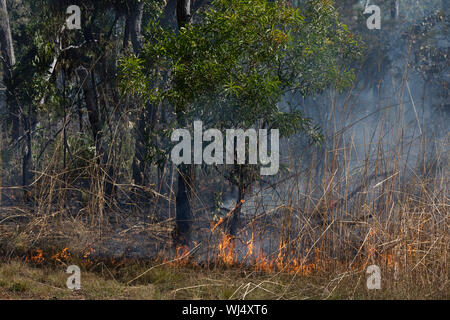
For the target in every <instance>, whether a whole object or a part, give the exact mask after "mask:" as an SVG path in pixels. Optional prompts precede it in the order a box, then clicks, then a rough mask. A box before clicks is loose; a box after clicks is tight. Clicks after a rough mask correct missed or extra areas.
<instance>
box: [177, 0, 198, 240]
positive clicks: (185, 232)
mask: <svg viewBox="0 0 450 320" xmlns="http://www.w3.org/2000/svg"><path fill="white" fill-rule="evenodd" d="M190 21H191V1H190V0H177V22H178V28H179V29H181V28H182V27H184V26H186V25H187V24H189V23H190ZM181 117H182V115H181V116H178V118H179V119H178V120H179V121H178V123H179V125H182V124H183V123H184V121H183V119H180V118H181ZM193 182H194V179H193V166H192V165H189V164H186V165H181V166H179V172H178V190H177V196H176V217H175V220H176V229H175V236H174V240H175V245H176V246H189V244H190V240H191V239H190V238H191V229H192V228H191V226H192V213H191V204H190V198H191V194H192V184H193Z"/></svg>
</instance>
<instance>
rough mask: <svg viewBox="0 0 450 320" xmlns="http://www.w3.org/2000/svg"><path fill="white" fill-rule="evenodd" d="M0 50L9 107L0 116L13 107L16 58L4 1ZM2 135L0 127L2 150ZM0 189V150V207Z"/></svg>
mask: <svg viewBox="0 0 450 320" xmlns="http://www.w3.org/2000/svg"><path fill="white" fill-rule="evenodd" d="M0 50H1V53H2V56H1V58H2V63H3V83H4V84H5V86H6V87H7V90H6V97H7V100H6V103H7V104H8V105H9V107H8V106H7V107H6V110H0V114H4V113H6V112H7V111H10V110H12V109H13V107H12V106H11V105H10V104H12V101H13V99H11V98H12V97H10V93H9V90H8V85H9V83H10V80H11V77H12V68H13V66H14V65H15V63H16V58H15V54H14V45H13V41H12V35H11V26H10V24H9V15H8V8H7V7H6V0H0ZM8 114H9V112H8ZM3 133H4V132H3V127H2V126H1V125H0V143H1V144H0V147H1V148H2V149H3V148H4V146H6V144H7V143H8V141H7V139H4V138H3ZM13 138H17V137H13ZM1 187H3V159H2V158H1V150H0V205H1V204H2V191H1V190H2V189H1Z"/></svg>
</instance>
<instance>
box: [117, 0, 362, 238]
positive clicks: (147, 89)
mask: <svg viewBox="0 0 450 320" xmlns="http://www.w3.org/2000/svg"><path fill="white" fill-rule="evenodd" d="M149 34H151V37H146V38H145V40H144V48H143V51H142V54H141V55H140V56H139V58H136V57H129V58H127V59H124V60H123V62H122V75H123V79H122V86H123V90H124V92H126V93H128V94H133V95H136V96H139V97H141V98H142V99H143V100H146V101H162V102H163V103H164V104H165V105H166V106H170V107H171V108H173V109H168V110H173V112H174V115H175V116H174V121H175V123H176V125H178V126H183V127H184V126H186V127H188V126H189V124H190V123H191V122H192V120H193V119H199V118H200V119H201V120H202V121H203V122H204V123H206V124H207V126H208V127H211V128H218V129H223V128H237V129H248V128H257V127H259V128H277V129H279V130H280V134H281V136H284V137H287V136H289V135H291V134H293V133H295V132H298V131H302V132H304V133H305V134H307V135H308V136H309V137H310V138H311V140H312V141H320V139H321V135H320V132H319V130H318V128H316V127H315V126H314V125H313V124H312V123H311V121H310V120H309V119H306V118H304V117H303V116H302V114H301V113H300V112H299V111H296V110H293V109H289V108H285V107H282V106H281V102H282V99H283V97H284V95H285V94H286V93H288V92H290V93H293V92H297V93H299V94H302V95H310V94H313V93H316V92H320V91H322V90H323V89H324V88H326V87H328V86H335V87H338V88H343V87H345V86H346V85H349V84H350V83H351V81H352V80H353V70H352V69H351V68H350V67H349V62H350V61H352V60H353V59H354V58H355V57H357V56H358V55H359V53H360V50H359V45H358V41H357V39H356V37H354V36H353V35H352V34H351V33H350V32H349V30H348V29H347V27H346V26H345V25H343V24H342V23H341V22H340V21H339V19H338V15H337V13H336V9H335V8H334V7H333V4H332V2H331V1H316V0H312V1H306V2H305V3H303V5H302V7H301V8H293V7H291V6H290V5H289V4H288V2H285V1H266V0H256V1H245V0H216V1H213V2H212V3H211V5H210V6H208V7H207V8H206V9H205V10H203V11H201V12H200V13H199V16H198V17H196V19H195V23H192V24H186V25H182V27H181V29H180V31H179V32H173V31H170V30H164V29H162V28H160V27H158V26H156V27H155V28H154V30H153V32H151V33H149ZM156 66H163V67H164V69H165V70H167V74H166V75H165V76H166V77H167V79H168V84H164V86H155V83H157V81H158V78H159V77H160V76H161V75H160V74H155V73H154V72H152V70H154V69H155V68H156ZM248 168H252V166H248V165H237V166H234V167H232V168H231V169H230V170H228V176H229V177H230V181H232V182H233V183H236V184H237V185H238V186H239V188H240V190H241V192H240V193H241V198H242V197H243V196H244V192H245V187H246V186H247V185H249V184H250V183H251V182H250V181H254V180H255V179H258V178H259V177H258V176H256V175H255V173H254V170H252V173H251V174H250V175H247V174H244V171H248ZM244 176H248V177H244ZM191 183H192V184H193V185H195V183H194V182H191ZM177 200H178V199H177ZM183 200H184V199H183ZM177 209H182V210H183V211H182V212H179V211H178V210H177V212H176V220H177V227H178V230H177V232H178V235H177V237H176V239H177V240H178V244H187V243H188V242H189V230H190V226H186V224H187V223H188V222H189V223H190V221H192V217H191V216H190V215H189V212H190V205H189V203H188V202H187V201H184V202H183V204H182V206H179V205H178V204H177ZM238 214H239V212H238V210H236V212H235V213H234V216H235V217H236V218H235V219H234V220H235V222H236V220H237V217H238ZM233 224H234V223H233ZM229 231H230V232H231V233H235V232H236V230H235V228H230V230H229ZM180 239H181V240H180Z"/></svg>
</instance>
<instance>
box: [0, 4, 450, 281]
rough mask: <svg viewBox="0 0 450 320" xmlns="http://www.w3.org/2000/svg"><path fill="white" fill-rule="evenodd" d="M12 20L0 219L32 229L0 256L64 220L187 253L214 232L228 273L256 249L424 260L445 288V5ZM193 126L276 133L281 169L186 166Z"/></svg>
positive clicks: (2, 7) (276, 7) (149, 9)
mask: <svg viewBox="0 0 450 320" xmlns="http://www.w3.org/2000/svg"><path fill="white" fill-rule="evenodd" d="M369 2H370V4H376V5H378V6H379V7H380V8H381V18H382V26H381V29H380V30H369V29H368V28H367V24H366V20H367V19H368V17H369V16H370V14H364V9H365V7H366V6H367V5H369ZM70 5H77V6H79V7H80V9H81V28H80V29H68V28H67V25H66V19H67V18H68V16H69V15H68V14H67V12H66V10H67V8H68V7H69V6H70ZM0 16H1V21H0V44H1V47H0V49H1V62H2V64H1V65H2V67H1V84H0V86H1V87H0V90H1V92H0V93H1V97H0V119H1V133H0V134H1V136H0V137H1V139H0V141H1V143H0V147H1V158H0V166H1V167H0V170H1V171H0V172H1V173H0V178H1V179H0V187H1V192H0V197H1V198H0V199H1V200H0V201H1V204H0V205H1V206H2V214H1V215H0V221H2V217H3V218H5V219H11V220H8V222H9V221H15V220H14V219H17V218H10V217H11V216H22V215H23V216H24V217H25V218H24V219H25V221H26V223H28V224H29V225H30V227H29V228H25V229H24V230H21V231H17V232H16V231H11V232H12V233H5V235H6V234H8V238H9V240H6V241H7V243H8V244H7V245H4V247H5V248H6V249H3V252H8V253H11V252H15V250H16V249H15V248H14V247H13V246H12V245H11V241H12V240H11V239H13V238H14V237H17V236H18V235H19V234H22V233H21V232H28V233H30V234H33V236H31V237H33V238H35V240H36V241H38V242H39V241H40V240H38V238H39V237H42V241H41V242H47V241H50V240H49V239H51V238H52V233H53V234H54V232H55V230H56V229H57V228H58V226H61V225H63V222H62V221H72V222H71V223H74V228H77V226H80V225H83V228H85V229H86V230H94V232H100V233H101V235H100V237H102V236H103V235H105V234H107V231H106V230H110V231H111V230H123V229H124V228H125V229H126V228H130V224H139V223H141V224H140V225H142V223H143V224H144V225H145V226H146V227H145V228H148V229H149V230H157V226H158V227H160V226H161V224H163V225H164V226H165V227H164V228H166V229H164V230H163V231H161V232H162V233H165V236H164V237H163V238H161V237H156V236H155V238H152V241H155V240H154V239H160V240H158V241H156V242H159V243H163V244H164V245H167V244H168V243H170V245H169V246H171V247H173V248H178V249H179V248H183V249H182V251H183V252H185V253H186V252H188V251H189V250H191V249H192V248H194V249H196V248H198V247H199V246H200V245H199V243H205V241H206V240H205V239H209V238H210V235H211V234H213V235H216V234H217V232H218V231H217V230H219V229H220V230H221V231H220V232H221V234H220V235H222V234H223V235H224V237H223V238H221V236H220V235H218V234H217V238H218V239H219V240H220V241H222V243H220V244H219V245H215V244H214V245H212V246H213V247H214V250H218V251H219V252H218V256H219V257H220V258H221V259H222V262H223V263H225V264H233V263H236V262H237V261H241V260H243V259H244V258H245V259H247V258H248V255H249V254H250V251H251V250H253V248H255V246H254V242H253V241H255V245H256V243H258V245H257V246H258V247H259V249H258V250H260V249H261V250H262V251H266V252H265V254H267V255H269V254H273V257H274V258H273V260H274V261H275V262H276V263H278V265H284V266H285V267H286V268H288V269H289V268H290V267H291V264H290V262H289V261H294V262H295V263H294V264H296V263H297V261H298V260H296V259H298V257H302V259H303V258H304V260H301V261H302V263H306V262H307V261H309V260H310V259H314V258H315V259H316V264H317V259H319V256H320V254H319V253H321V254H323V258H324V259H325V256H326V257H328V258H329V257H332V258H333V259H338V260H342V261H344V260H348V261H351V262H352V263H351V265H353V262H354V261H355V259H356V257H362V259H363V260H364V259H367V260H370V261H373V259H375V260H376V259H378V258H376V257H382V258H383V259H384V258H386V257H391V260H392V259H394V260H395V257H396V256H398V257H404V252H405V251H404V250H412V249H411V248H415V250H416V251H415V252H417V255H416V256H414V257H411V259H417V260H414V261H416V262H417V261H420V263H422V262H423V261H430V263H431V265H427V266H426V268H429V269H427V270H433V272H432V273H433V275H430V278H429V279H431V280H430V281H431V282H433V281H440V280H439V279H443V278H445V277H448V265H447V263H448V257H447V255H445V256H443V255H442V253H443V252H447V250H448V210H449V208H448V205H449V202H448V138H449V135H448V134H449V131H448V129H449V121H450V104H449V96H448V84H449V56H448V55H449V51H448V50H449V46H448V27H449V20H448V1H446V0H442V1H441V0H439V1H434V0H433V1H413V0H389V1H360V0H341V1H329V0H304V1H303V0H286V1H284V0H279V1H268V0H252V1H249V0H213V1H209V0H195V1H191V0H166V1H164V0H100V1H99V0H95V1H94V0H83V1H79V0H70V1H65V0H60V1H58V0H33V1H31V0H0ZM195 120H201V121H203V124H204V126H205V128H217V129H219V130H225V129H227V128H235V129H245V130H246V129H249V128H255V129H273V128H276V129H279V130H280V135H281V138H282V139H281V145H282V146H281V148H280V149H281V165H280V171H279V173H278V174H277V175H275V176H261V175H260V174H259V166H257V165H250V164H234V165H217V166H216V165H213V166H208V165H193V164H192V165H187V164H185V165H178V166H176V165H174V164H173V163H172V162H171V160H170V151H171V149H172V148H173V146H174V143H173V142H172V141H171V139H170V137H171V133H172V132H173V130H174V129H175V128H187V129H189V130H192V126H193V122H194V121H195ZM255 199H256V200H255ZM409 214H411V216H409ZM428 215H431V216H428ZM419 216H420V219H422V218H423V220H420V221H419V220H416V218H419ZM408 217H410V218H411V219H410V218H408ZM36 219H39V222H36V223H34V224H33V221H37V220H36ZM130 221H132V222H130ZM348 221H351V223H344V222H348ZM0 223H1V222H0ZM430 223H431V224H430ZM44 225H45V226H46V227H45V228H47V226H48V230H52V231H48V232H47V231H42V230H44V229H45V228H44V227H43V226H44ZM50 225H51V227H50ZM419 225H420V226H421V227H420V228H424V229H423V231H420V232H419V231H417V230H416V229H417V228H418V227H417V226H419ZM414 226H415V227H414ZM53 228H55V229H53ZM80 228H81V227H80ZM377 228H381V229H382V231H380V232H379V233H377V234H376V235H374V236H373V238H372V235H373V234H375V233H374V232H375V231H373V230H375V229H377ZM383 228H384V229H383ZM85 229H83V230H85ZM425 229H426V231H425ZM8 230H9V229H8ZM38 230H40V231H38ZM45 230H47V229H45ZM158 230H159V229H158ZM205 230H206V231H205ZM256 230H259V231H256ZM377 230H378V229H377ZM414 230H416V231H417V232H418V233H414V232H415V231H414ZM421 230H422V229H421ZM8 232H10V231H8ZM14 232H16V233H14ZM46 232H47V233H46ZM112 232H114V231H112ZM155 232H160V231H155ZM264 232H267V233H264ZM422 232H423V233H422ZM63 233H65V231H63ZM44 234H45V236H44ZM267 234H268V235H267ZM369 234H370V235H371V236H370V237H369V236H368V235H369ZM425 234H426V235H425ZM397 235H398V236H399V238H398V239H397V240H395V239H394V238H396V236H397ZM258 236H259V237H261V239H263V240H261V239H260V240H256V239H255V238H258ZM77 237H78V236H77ZM69 238H70V236H69ZM269 238H272V239H273V242H275V243H276V244H275V245H272V244H270V245H269V243H268V242H266V240H267V241H268V239H269ZM14 239H16V238H14ZM70 239H72V238H70ZM78 239H80V238H79V237H78ZM83 239H84V238H83ZM161 239H164V240H161ZM221 239H222V240H221ZM238 239H240V240H241V241H238ZM399 239H400V240H399ZM372 240H373V241H372ZM36 241H33V243H34V244H35V243H36ZM67 241H68V240H67ZM71 241H72V240H71ZM83 241H84V240H83ZM139 241H140V240H138V242H139ZM142 241H145V240H142ZM234 241H236V243H233V242H234ZM88 242H89V241H87V240H86V243H88ZM89 243H94V242H89ZM208 243H209V242H208ZM232 243H233V244H232ZM385 243H388V244H387V245H386V246H384V244H385ZM431 244H432V245H431ZM83 245H85V243H83V244H80V246H83ZM95 245H98V244H95ZM208 245H210V244H208ZM250 245H251V248H252V249H250ZM430 245H431V246H430ZM30 246H31V245H30ZM92 246H94V245H92ZM139 246H140V245H139V244H136V247H139ZM368 246H369V247H368ZM370 246H372V247H371V248H375V249H374V251H373V250H372V251H371V249H370ZM25 247H26V248H28V247H27V245H25ZM160 247H162V245H161V246H158V248H160ZM274 248H275V249H274ZM318 248H320V250H319V249H318ZM380 248H381V249H380ZM314 249H318V250H316V251H315V250H314ZM97 250H98V249H97ZM136 250H138V249H136ZM202 250H203V251H202V252H206V251H210V250H211V248H210V247H208V248H207V249H206V248H202ZM235 250H236V251H238V252H239V253H235V252H234V251H235ZM389 250H390V251H389ZM395 250H397V251H395ZM231 251H233V252H231ZM245 252H247V254H246V253H245ZM255 252H256V249H255ZM374 252H375V255H373V254H374ZM427 252H428V253H427ZM310 253H311V254H310ZM423 253H427V254H426V258H424V259H425V260H420V259H421V258H422V257H424V256H423V255H422V256H420V254H423ZM155 254H157V252H151V253H148V252H146V253H143V252H140V253H139V255H140V256H142V255H143V256H147V255H155ZM202 254H203V256H202V257H203V258H204V257H205V253H202ZM230 255H231V257H230ZM389 255H390V256H389ZM392 256H393V257H394V258H392ZM419 256H420V257H419ZM208 257H209V256H208ZM320 257H322V256H320ZM431 257H436V259H435V260H432V259H431ZM437 257H439V258H437ZM208 259H209V258H208ZM258 259H259V260H258ZM262 259H263V258H261V257H259V258H257V260H256V261H257V262H258V261H259V264H260V265H263V264H264V263H262V262H261V261H262ZM264 259H265V260H267V261H268V260H270V258H268V257H267V259H266V258H264ZM399 259H400V258H399ZM405 259H407V258H405ZM391 260H389V261H391ZM400 260H401V259H400ZM400 260H398V263H400ZM383 261H385V260H383ZM396 261H397V260H396ZM401 261H402V262H405V261H406V260H401ZM389 263H393V262H392V261H391V262H388V264H389ZM396 263H397V262H396ZM411 263H412V262H411ZM268 264H269V263H267V265H268ZM267 265H266V267H267ZM412 265H413V266H414V265H415V263H412ZM271 267H273V268H275V267H274V266H272V265H271ZM267 268H268V269H270V268H269V267H267ZM279 268H281V269H282V267H279ZM435 278H436V279H435ZM447 279H448V278H447Z"/></svg>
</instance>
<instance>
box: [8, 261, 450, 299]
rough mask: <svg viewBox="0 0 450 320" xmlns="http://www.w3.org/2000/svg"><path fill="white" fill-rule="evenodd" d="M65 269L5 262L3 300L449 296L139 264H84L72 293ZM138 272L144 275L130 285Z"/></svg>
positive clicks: (395, 286) (394, 284) (444, 289)
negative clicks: (76, 289) (79, 281)
mask: <svg viewBox="0 0 450 320" xmlns="http://www.w3.org/2000/svg"><path fill="white" fill-rule="evenodd" d="M149 269H150V270H149ZM65 270H66V267H65V266H64V265H60V266H57V265H34V264H32V263H27V262H23V261H20V260H11V261H9V262H3V263H1V264H0V299H278V298H282V299H449V298H450V292H449V287H448V282H447V283H445V282H444V283H442V285H441V286H439V285H436V284H429V285H425V288H426V290H424V289H423V288H424V283H417V282H415V281H417V279H416V280H414V279H409V281H408V279H401V280H398V281H395V280H393V279H390V280H388V279H384V280H383V282H382V289H381V290H367V289H366V275H365V274H364V273H363V272H358V271H354V272H348V273H341V274H339V275H334V276H331V275H330V274H328V275H310V276H299V275H292V274H283V273H272V274H268V273H261V272H253V271H249V270H244V269H242V268H215V269H205V268H200V267H198V266H173V265H167V264H166V265H162V266H161V265H151V264H148V263H139V262H136V263H132V264H127V263H124V264H121V265H120V264H118V265H116V266H108V265H107V264H105V263H97V264H96V265H92V266H89V267H82V278H81V285H82V289H81V290H80V291H71V290H69V289H67V288H66V281H67V277H68V275H67V274H66V273H65ZM145 272H146V273H145ZM144 273H145V274H144ZM139 275H141V277H139V278H138V279H136V280H134V281H133V282H131V283H130V280H132V279H134V278H136V276H139ZM415 288H417V289H415ZM419 288H420V290H419Z"/></svg>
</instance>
